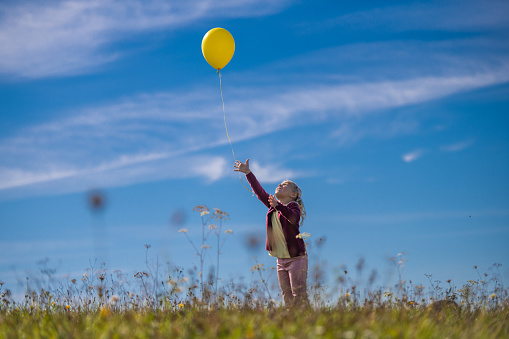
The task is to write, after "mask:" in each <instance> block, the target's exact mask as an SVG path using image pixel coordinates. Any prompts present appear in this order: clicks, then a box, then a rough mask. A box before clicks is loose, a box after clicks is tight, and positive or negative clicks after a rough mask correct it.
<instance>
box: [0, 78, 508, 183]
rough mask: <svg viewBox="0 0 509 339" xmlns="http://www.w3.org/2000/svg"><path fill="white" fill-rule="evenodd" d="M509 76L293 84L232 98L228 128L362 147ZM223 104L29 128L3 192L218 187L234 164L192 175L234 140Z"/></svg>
mask: <svg viewBox="0 0 509 339" xmlns="http://www.w3.org/2000/svg"><path fill="white" fill-rule="evenodd" d="M508 79H509V72H507V71H505V70H500V71H498V72H488V73H484V74H473V75H468V76H465V75H462V76H454V77H439V76H436V77H425V78H415V79H408V80H402V81H381V82H364V83H352V84H331V85H328V86H327V85H321V86H318V87H314V88H312V89H308V88H294V87H293V86H290V87H287V88H282V87H280V88H279V90H278V91H274V92H273V94H272V95H271V96H265V100H260V99H259V98H260V97H263V95H262V94H261V93H260V89H258V88H252V87H244V88H242V87H237V89H234V90H232V92H233V93H232V94H230V97H231V98H233V99H230V100H229V101H228V105H227V107H228V109H227V110H228V116H227V122H228V127H229V130H230V138H231V140H232V142H234V143H235V142H239V141H242V140H248V139H251V138H255V137H259V136H261V135H265V134H269V133H272V132H273V131H276V130H281V129H282V128H283V129H288V128H293V127H296V126H300V125H306V124H310V123H315V124H320V123H324V122H327V124H329V125H330V124H338V125H339V126H344V128H343V129H339V130H338V131H337V133H336V134H337V135H336V137H338V138H342V141H341V143H348V142H356V141H357V140H359V139H361V138H364V137H366V136H369V135H373V134H375V135H376V133H389V134H391V135H387V136H393V135H398V133H408V130H409V129H410V130H411V129H412V128H415V126H412V123H410V125H408V122H407V123H403V124H402V125H401V124H399V123H395V125H394V126H393V127H392V130H391V129H387V130H386V132H382V131H381V130H380V129H367V130H366V129H364V130H363V128H364V126H363V125H362V124H359V123H358V122H359V121H363V119H367V118H369V117H372V116H376V114H380V113H381V112H383V111H385V110H387V109H390V108H395V107H402V106H406V105H415V104H419V103H422V102H426V101H429V100H435V99H438V98H442V97H444V96H447V95H450V94H453V93H458V92H461V91H466V90H470V89H475V88H479V87H483V86H488V85H492V84H496V83H500V82H504V81H507V80H508ZM218 106H219V105H218V103H217V93H212V92H211V91H209V90H203V88H196V89H194V90H188V91H187V92H185V93H171V94H170V93H156V94H152V95H148V94H144V95H140V96H136V97H134V98H132V99H124V100H121V101H119V102H118V103H113V104H110V105H106V106H103V107H91V108H87V109H83V110H81V111H79V112H77V113H76V112H72V114H70V117H69V118H64V119H62V120H57V121H53V122H49V123H45V124H42V125H38V126H32V127H29V128H26V129H24V130H20V131H19V132H18V133H17V134H15V135H14V136H13V137H10V138H6V139H3V140H1V141H0V158H1V159H2V167H1V168H0V173H1V175H0V189H4V190H5V189H10V188H11V189H12V188H15V187H23V186H28V185H33V184H40V185H42V186H45V185H49V184H50V183H51V182H57V181H58V182H60V183H61V184H62V183H64V182H65V187H66V188H69V187H75V186H76V185H77V186H76V189H83V185H85V183H86V184H87V185H92V186H96V185H106V186H108V185H125V184H129V183H134V182H140V181H147V180H148V181H150V180H161V179H164V178H179V177H182V176H183V174H182V173H185V176H186V177H189V176H202V177H205V178H207V180H212V181H214V180H218V179H220V178H222V177H224V175H225V174H224V173H227V171H226V169H224V168H227V167H228V166H227V165H226V163H225V161H226V162H227V160H224V159H222V158H217V157H213V156H212V155H210V156H209V159H208V161H210V163H212V164H214V166H212V169H213V170H210V171H207V172H204V171H202V170H199V169H197V170H193V171H189V170H188V169H189V168H195V167H194V165H193V161H196V157H198V156H199V152H201V151H204V150H206V149H213V148H214V147H217V146H220V145H225V144H227V143H228V140H227V139H226V137H225V131H224V125H223V120H222V112H220V107H218ZM352 122H356V123H352ZM398 126H399V127H398ZM333 137H334V135H333ZM460 146H461V145H460ZM460 146H458V145H456V148H458V147H460ZM448 149H451V147H449V148H448ZM421 155H422V151H415V152H411V153H409V154H406V155H404V157H403V159H404V160H405V161H407V162H412V161H415V160H416V159H418V158H419V157H420V156H421ZM186 166H187V167H186ZM260 172H262V173H260V174H261V175H262V177H263V178H264V180H265V181H267V182H276V181H279V180H282V179H284V177H290V176H291V177H294V176H295V173H288V172H286V171H283V172H281V171H278V170H277V169H272V173H271V174H269V172H271V171H267V173H266V174H267V175H265V174H264V172H263V168H260ZM274 173H275V174H274ZM86 178H87V179H86ZM85 179H86V180H85ZM70 182H79V183H80V184H76V183H74V184H71V183H70ZM94 183H95V185H94ZM61 184H60V185H61ZM60 185H59V186H60ZM42 186H41V187H42ZM78 186H79V187H78ZM45 187H46V186H45Z"/></svg>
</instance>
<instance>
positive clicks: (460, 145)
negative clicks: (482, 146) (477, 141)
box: [440, 140, 474, 152]
mask: <svg viewBox="0 0 509 339" xmlns="http://www.w3.org/2000/svg"><path fill="white" fill-rule="evenodd" d="M473 143H474V141H473V140H466V141H461V142H457V143H454V144H450V145H444V146H442V147H440V150H441V151H443V152H459V151H463V150H464V149H466V148H468V147H470V146H472V145H473Z"/></svg>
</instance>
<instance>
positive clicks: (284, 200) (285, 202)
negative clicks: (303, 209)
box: [279, 198, 294, 205]
mask: <svg viewBox="0 0 509 339" xmlns="http://www.w3.org/2000/svg"><path fill="white" fill-rule="evenodd" d="M292 201H294V200H293V199H292V198H283V199H281V200H279V202H280V203H282V204H283V205H288V204H289V203H291V202H292Z"/></svg>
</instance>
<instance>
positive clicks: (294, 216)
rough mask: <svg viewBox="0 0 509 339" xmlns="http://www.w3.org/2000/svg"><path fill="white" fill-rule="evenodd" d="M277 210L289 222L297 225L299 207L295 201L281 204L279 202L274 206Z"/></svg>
mask: <svg viewBox="0 0 509 339" xmlns="http://www.w3.org/2000/svg"><path fill="white" fill-rule="evenodd" d="M276 209H277V210H278V211H280V212H281V215H282V216H283V217H284V218H285V219H286V220H288V222H289V223H290V224H293V225H296V226H297V227H298V225H299V221H300V208H299V204H297V203H289V204H288V205H286V206H285V205H283V204H282V203H279V204H278V205H277V207H276Z"/></svg>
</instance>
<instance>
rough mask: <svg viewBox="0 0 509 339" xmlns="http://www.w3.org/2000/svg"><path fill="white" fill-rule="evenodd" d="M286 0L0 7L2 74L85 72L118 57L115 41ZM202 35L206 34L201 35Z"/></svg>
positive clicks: (274, 6)
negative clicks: (113, 45)
mask: <svg viewBox="0 0 509 339" xmlns="http://www.w3.org/2000/svg"><path fill="white" fill-rule="evenodd" d="M289 2H290V0H280V1H268V0H250V1H242V2H239V1H232V0H229V1H220V2H218V1H211V0H188V1H171V2H169V1H166V0H145V1H141V0H89V1H80V0H63V1H34V2H26V1H21V2H19V3H17V2H10V3H8V4H2V5H0V17H1V21H0V46H2V49H0V73H6V74H13V75H18V76H22V77H29V78H37V77H44V76H53V75H68V74H77V73H82V72H86V71H89V70H90V69H93V68H96V67H98V66H100V65H102V64H104V63H108V62H111V61H113V60H115V59H117V58H119V57H121V56H122V52H119V51H118V50H110V49H109V46H110V44H111V43H113V42H117V41H121V40H125V39H127V38H130V37H133V36H136V35H138V34H140V33H144V32H152V31H163V30H176V29H179V28H182V27H185V26H188V25H191V24H192V23H194V22H197V21H199V20H203V19H206V18H211V17H223V18H225V17H252V16H260V15H268V14H272V13H275V12H278V11H280V10H282V9H283V8H284V7H286V6H287V5H288V3H289ZM204 33H205V32H204Z"/></svg>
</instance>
